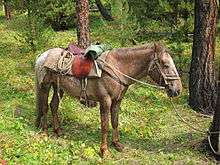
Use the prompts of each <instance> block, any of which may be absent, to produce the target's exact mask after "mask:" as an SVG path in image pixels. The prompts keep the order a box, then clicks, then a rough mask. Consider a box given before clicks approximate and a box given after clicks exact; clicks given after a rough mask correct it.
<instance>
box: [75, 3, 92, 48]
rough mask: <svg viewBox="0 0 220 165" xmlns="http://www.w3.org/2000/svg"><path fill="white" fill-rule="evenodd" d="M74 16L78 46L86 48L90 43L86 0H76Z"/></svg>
mask: <svg viewBox="0 0 220 165" xmlns="http://www.w3.org/2000/svg"><path fill="white" fill-rule="evenodd" d="M76 16H77V40H78V46H79V47H81V48H87V47H88V46H89V45H90V33H89V2H88V0H76Z"/></svg>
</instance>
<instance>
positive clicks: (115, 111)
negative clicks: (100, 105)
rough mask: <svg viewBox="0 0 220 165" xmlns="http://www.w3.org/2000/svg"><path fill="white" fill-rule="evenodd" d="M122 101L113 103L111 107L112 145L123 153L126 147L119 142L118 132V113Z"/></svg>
mask: <svg viewBox="0 0 220 165" xmlns="http://www.w3.org/2000/svg"><path fill="white" fill-rule="evenodd" d="M120 103H121V101H113V102H112V105H111V124H112V144H113V146H114V147H115V149H116V150H117V151H119V152H122V150H123V149H124V146H123V145H122V144H121V143H120V142H119V130H118V113H119V110H120Z"/></svg>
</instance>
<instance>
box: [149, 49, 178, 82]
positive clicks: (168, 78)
mask: <svg viewBox="0 0 220 165" xmlns="http://www.w3.org/2000/svg"><path fill="white" fill-rule="evenodd" d="M154 69H157V70H158V71H159V73H160V74H161V75H160V83H161V78H162V79H163V81H164V84H165V86H168V85H169V84H170V83H169V81H173V80H180V77H179V75H178V74H165V73H163V71H162V67H161V65H160V63H159V58H158V54H157V52H156V51H155V53H154V59H153V60H152V61H151V63H150V65H149V68H148V73H149V72H151V71H152V70H154Z"/></svg>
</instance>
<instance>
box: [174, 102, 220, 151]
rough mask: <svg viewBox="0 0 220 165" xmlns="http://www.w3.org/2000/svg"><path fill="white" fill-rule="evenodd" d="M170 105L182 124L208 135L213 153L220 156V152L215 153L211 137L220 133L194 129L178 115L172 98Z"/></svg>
mask: <svg viewBox="0 0 220 165" xmlns="http://www.w3.org/2000/svg"><path fill="white" fill-rule="evenodd" d="M170 103H171V105H172V107H173V110H174V112H175V114H176V115H177V116H178V118H179V120H180V121H182V122H183V123H185V124H186V125H187V126H188V127H189V128H192V129H193V130H195V131H197V132H200V133H202V134H208V137H207V138H208V143H209V146H210V148H211V150H212V152H213V153H214V154H216V155H220V152H219V151H215V149H214V148H213V146H212V143H211V135H212V134H219V133H220V131H214V132H210V131H209V130H207V131H203V130H200V129H199V128H196V127H194V126H193V124H192V123H189V122H187V121H186V120H185V119H184V118H183V117H182V116H181V115H180V114H179V113H178V111H177V109H176V107H175V105H174V103H173V101H172V99H171V98H170Z"/></svg>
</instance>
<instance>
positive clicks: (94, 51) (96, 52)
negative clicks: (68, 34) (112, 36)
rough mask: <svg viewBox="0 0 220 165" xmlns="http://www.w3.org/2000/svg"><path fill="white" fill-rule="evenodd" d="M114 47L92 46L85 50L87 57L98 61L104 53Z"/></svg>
mask: <svg viewBox="0 0 220 165" xmlns="http://www.w3.org/2000/svg"><path fill="white" fill-rule="evenodd" d="M111 49H112V47H111V46H110V45H105V44H102V45H90V46H89V47H88V48H87V49H86V50H85V56H87V57H91V58H92V59H93V60H96V59H97V58H98V57H99V56H100V55H101V54H102V53H103V52H105V51H107V50H111Z"/></svg>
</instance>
